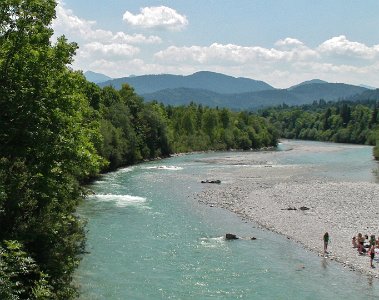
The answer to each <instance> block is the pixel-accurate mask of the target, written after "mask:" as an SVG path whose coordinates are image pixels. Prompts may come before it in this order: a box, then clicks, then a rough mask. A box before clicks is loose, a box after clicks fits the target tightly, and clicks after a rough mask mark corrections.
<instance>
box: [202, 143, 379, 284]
mask: <svg viewBox="0 0 379 300" xmlns="http://www.w3.org/2000/svg"><path fill="white" fill-rule="evenodd" d="M330 150H331V149H327V151H330ZM295 151H296V150H295ZM277 155H281V154H280V153H279V152H275V153H271V154H269V155H265V154H261V155H258V157H254V156H251V155H250V154H249V153H238V155H237V156H232V155H231V156H230V157H229V156H228V157H225V158H215V159H213V160H208V162H210V163H212V162H213V163H216V164H218V163H221V164H226V165H227V166H230V168H227V169H225V168H223V169H224V170H220V169H215V170H213V171H212V173H211V174H209V177H210V178H211V179H218V180H221V184H220V185H214V184H207V185H206V186H205V187H204V189H203V191H202V192H200V193H198V194H197V196H196V198H197V200H198V201H199V202H200V203H203V204H204V205H207V206H211V207H213V206H214V207H219V208H224V209H227V210H229V211H231V212H233V213H236V214H237V215H238V216H240V217H241V218H242V219H243V220H246V221H250V222H253V223H256V224H258V225H259V226H261V227H263V228H265V229H268V230H270V231H273V232H275V233H278V234H280V235H283V236H285V237H287V238H289V239H291V240H293V241H294V242H296V243H298V244H299V245H301V246H302V247H304V248H306V249H308V250H310V251H312V252H313V253H316V254H317V255H319V256H322V257H323V256H324V255H323V241H322V237H323V234H324V233H325V232H326V231H328V232H329V235H330V238H331V242H330V244H329V246H328V250H329V251H330V253H329V255H328V256H327V257H328V259H331V260H334V261H336V262H338V263H340V264H342V265H343V266H344V267H346V268H348V269H349V270H353V271H358V272H361V273H362V274H364V275H369V276H372V277H375V278H379V257H378V255H377V256H376V257H375V260H374V263H373V264H374V266H375V267H376V268H371V267H370V258H369V256H368V255H359V254H358V252H357V249H355V248H353V247H352V243H351V239H352V237H353V236H354V235H357V234H358V232H361V233H362V234H363V235H364V234H368V235H369V236H370V235H371V234H375V236H376V238H377V237H378V235H379V227H378V225H377V222H376V221H377V220H378V219H379V212H376V209H375V208H376V207H377V206H378V205H379V199H378V200H376V199H377V198H378V197H377V195H379V184H377V183H373V182H364V181H360V182H359V181H345V180H344V181H342V180H331V179H327V178H322V177H317V176H313V174H314V171H315V167H314V166H310V165H276V164H275V163H273V162H272V161H270V160H272V159H274V160H275V156H277ZM300 207H306V208H307V209H306V210H301V209H300ZM288 208H296V210H292V209H291V210H288Z"/></svg>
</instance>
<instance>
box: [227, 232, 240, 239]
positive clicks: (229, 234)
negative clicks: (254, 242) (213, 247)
mask: <svg viewBox="0 0 379 300" xmlns="http://www.w3.org/2000/svg"><path fill="white" fill-rule="evenodd" d="M225 239H227V240H238V237H237V236H236V235H235V234H232V233H227V234H225Z"/></svg>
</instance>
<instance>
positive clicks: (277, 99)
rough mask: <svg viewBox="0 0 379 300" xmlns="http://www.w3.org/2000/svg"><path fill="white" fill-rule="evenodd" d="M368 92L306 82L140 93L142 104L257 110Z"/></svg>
mask: <svg viewBox="0 0 379 300" xmlns="http://www.w3.org/2000/svg"><path fill="white" fill-rule="evenodd" d="M365 91H368V89H366V88H363V87H360V86H354V85H349V84H343V83H310V84H302V85H299V86H297V87H294V88H290V89H270V90H264V91H256V92H246V93H235V94H231V93H229V94H222V93H216V92H213V91H212V92H211V91H208V90H204V89H203V90H198V89H189V88H175V89H164V90H160V91H157V92H154V93H148V94H142V95H141V96H142V97H144V98H145V100H146V101H154V100H156V101H158V102H161V103H164V104H170V105H182V104H189V103H190V102H195V103H200V104H204V105H209V106H211V107H216V106H218V107H227V108H230V109H233V110H257V109H260V108H264V107H270V106H277V105H280V104H283V103H285V104H287V105H302V104H309V103H312V102H313V101H315V100H319V99H324V100H326V101H338V100H340V99H344V98H349V97H353V96H357V95H360V94H362V93H363V92H365Z"/></svg>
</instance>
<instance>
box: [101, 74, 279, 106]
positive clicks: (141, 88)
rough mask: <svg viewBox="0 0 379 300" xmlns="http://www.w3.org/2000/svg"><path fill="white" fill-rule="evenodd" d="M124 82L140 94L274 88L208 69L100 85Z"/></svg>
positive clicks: (243, 91)
mask: <svg viewBox="0 0 379 300" xmlns="http://www.w3.org/2000/svg"><path fill="white" fill-rule="evenodd" d="M124 83H127V84H129V85H130V86H132V87H133V88H134V90H135V91H136V93H137V94H139V95H142V94H146V93H154V92H157V91H162V90H166V89H177V88H189V89H194V90H208V91H211V92H216V93H221V94H223V93H245V92H254V91H262V90H271V89H273V87H272V86H270V85H269V84H267V83H265V82H263V81H258V80H253V79H249V78H241V77H239V78H236V77H232V76H228V75H224V74H220V73H215V72H207V71H201V72H197V73H194V74H192V75H188V76H182V75H171V74H161V75H142V76H133V77H124V78H118V79H113V80H108V81H105V82H102V83H99V86H100V87H104V86H113V87H114V88H116V89H120V88H121V86H122V84H124ZM199 103H200V102H199Z"/></svg>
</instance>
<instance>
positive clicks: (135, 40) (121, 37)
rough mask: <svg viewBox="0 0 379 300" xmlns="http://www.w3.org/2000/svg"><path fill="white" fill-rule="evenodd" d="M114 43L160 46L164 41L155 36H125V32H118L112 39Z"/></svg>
mask: <svg viewBox="0 0 379 300" xmlns="http://www.w3.org/2000/svg"><path fill="white" fill-rule="evenodd" d="M112 40H113V41H117V42H126V43H130V44H160V43H162V39H161V38H160V37H158V36H155V35H150V36H144V35H142V34H137V33H135V34H133V35H129V34H125V33H123V32H117V33H116V34H115V35H113V37H112Z"/></svg>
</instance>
